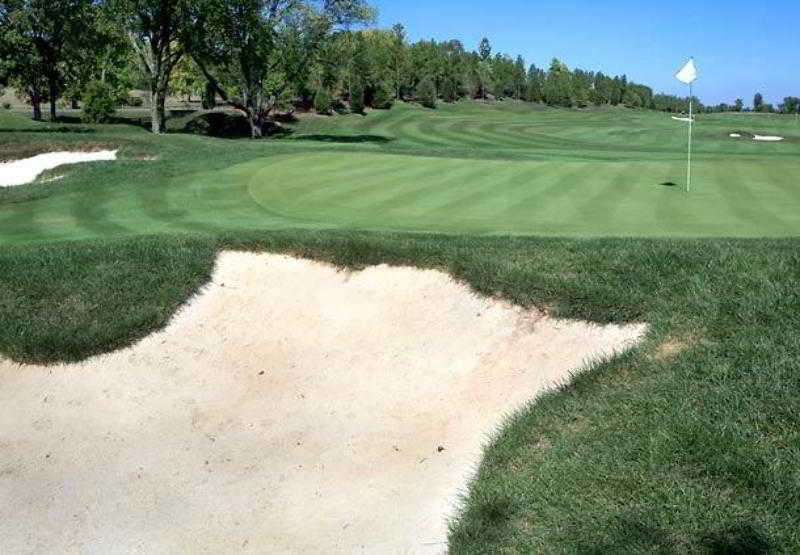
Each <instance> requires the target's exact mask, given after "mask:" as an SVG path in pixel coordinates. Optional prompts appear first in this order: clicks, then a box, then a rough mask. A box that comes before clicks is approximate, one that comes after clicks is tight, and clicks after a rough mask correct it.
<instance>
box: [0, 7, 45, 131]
mask: <svg viewBox="0 0 800 555" xmlns="http://www.w3.org/2000/svg"><path fill="white" fill-rule="evenodd" d="M14 7H15V6H14V5H13V4H12V3H10V2H9V3H5V4H0V74H2V77H3V82H5V83H10V84H11V85H13V86H14V87H15V88H16V90H17V96H18V97H19V98H20V99H23V97H24V98H26V99H27V100H28V101H29V102H30V104H31V106H32V108H33V119H34V120H37V121H38V120H41V119H42V109H41V103H42V96H43V95H42V90H43V89H44V86H45V84H44V80H43V75H44V71H43V68H42V66H43V62H42V60H41V57H40V56H39V55H38V54H37V53H36V51H35V50H34V49H33V48H31V47H30V42H29V41H28V39H27V37H26V36H25V35H24V33H23V32H22V26H20V25H17V23H16V21H17V19H18V18H20V17H21V12H19V11H15V10H14Z"/></svg>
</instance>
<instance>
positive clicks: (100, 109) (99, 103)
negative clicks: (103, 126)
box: [82, 81, 117, 123]
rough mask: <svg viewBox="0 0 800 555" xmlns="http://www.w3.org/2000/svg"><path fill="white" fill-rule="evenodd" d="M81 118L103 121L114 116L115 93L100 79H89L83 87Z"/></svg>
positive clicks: (96, 121) (95, 121) (94, 121)
mask: <svg viewBox="0 0 800 555" xmlns="http://www.w3.org/2000/svg"><path fill="white" fill-rule="evenodd" d="M82 97H83V120H84V121H88V122H92V123H103V122H106V121H109V120H110V119H111V118H112V117H114V113H115V112H116V104H117V94H116V92H115V91H114V89H113V88H112V87H110V86H109V85H108V84H106V83H103V82H102V81H90V82H89V83H88V84H87V85H86V87H84V89H83V95H82Z"/></svg>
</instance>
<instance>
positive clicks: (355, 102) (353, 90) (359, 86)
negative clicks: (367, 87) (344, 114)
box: [350, 79, 364, 114]
mask: <svg viewBox="0 0 800 555" xmlns="http://www.w3.org/2000/svg"><path fill="white" fill-rule="evenodd" d="M350 111H351V112H353V113H354V114H363V113H364V83H362V82H361V79H356V80H355V81H353V84H352V86H351V87H350Z"/></svg>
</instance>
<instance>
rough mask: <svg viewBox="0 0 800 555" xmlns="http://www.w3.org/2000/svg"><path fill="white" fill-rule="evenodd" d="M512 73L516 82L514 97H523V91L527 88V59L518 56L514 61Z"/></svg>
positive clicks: (518, 98)
mask: <svg viewBox="0 0 800 555" xmlns="http://www.w3.org/2000/svg"><path fill="white" fill-rule="evenodd" d="M512 75H513V83H514V98H516V99H517V100H520V99H521V98H522V93H523V91H524V90H525V81H526V77H527V75H526V73H525V60H523V59H522V56H517V61H516V62H515V63H514V70H513V73H512Z"/></svg>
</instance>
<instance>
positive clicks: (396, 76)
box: [391, 23, 408, 100]
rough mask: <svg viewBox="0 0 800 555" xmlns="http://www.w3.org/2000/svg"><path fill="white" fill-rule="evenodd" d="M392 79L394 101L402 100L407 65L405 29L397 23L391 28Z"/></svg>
mask: <svg viewBox="0 0 800 555" xmlns="http://www.w3.org/2000/svg"><path fill="white" fill-rule="evenodd" d="M391 63H392V68H391V69H392V78H393V82H394V83H393V84H394V91H395V99H396V100H400V99H401V98H402V89H403V84H404V83H405V72H406V66H407V64H408V53H407V51H406V29H405V27H403V26H402V25H400V24H399V23H398V24H397V25H395V26H394V27H392V58H391Z"/></svg>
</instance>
